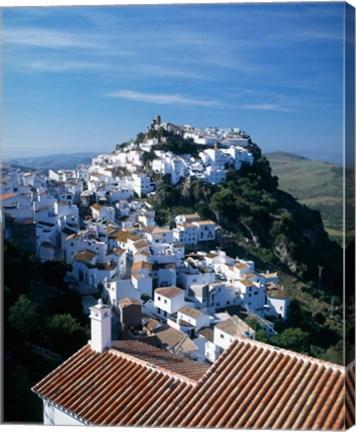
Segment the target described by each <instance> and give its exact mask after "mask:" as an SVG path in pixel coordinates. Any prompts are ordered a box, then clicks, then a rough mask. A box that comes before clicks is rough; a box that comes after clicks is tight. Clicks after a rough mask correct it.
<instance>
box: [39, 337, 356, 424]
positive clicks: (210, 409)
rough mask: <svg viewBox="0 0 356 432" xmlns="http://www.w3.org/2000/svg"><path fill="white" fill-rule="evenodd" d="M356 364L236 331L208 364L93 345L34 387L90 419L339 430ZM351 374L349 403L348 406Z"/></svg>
mask: <svg viewBox="0 0 356 432" xmlns="http://www.w3.org/2000/svg"><path fill="white" fill-rule="evenodd" d="M354 376H355V373H354V365H352V367H350V368H348V371H347V374H346V381H345V369H344V368H343V367H341V366H337V365H333V364H331V363H327V362H323V361H321V360H317V359H313V358H311V357H307V356H304V355H301V354H297V353H293V352H291V351H287V350H283V349H278V348H276V347H272V346H271V345H267V344H264V343H261V342H256V341H251V340H249V339H242V338H241V339H237V340H236V341H235V342H233V343H232V344H231V345H230V346H229V348H228V349H227V350H225V351H224V352H223V354H221V355H220V357H219V358H218V360H217V361H216V362H215V363H214V364H213V365H212V366H211V367H210V368H209V369H207V366H204V365H201V364H199V363H197V362H193V361H190V360H187V359H184V358H180V357H177V356H175V355H171V354H169V353H167V352H165V351H163V350H160V349H157V348H153V347H152V346H149V345H147V344H144V343H142V342H137V341H117V342H114V343H113V348H112V349H109V350H107V351H105V352H103V353H101V354H99V353H96V352H94V351H93V350H92V349H91V347H90V346H89V345H87V346H85V347H84V348H82V349H81V350H80V351H78V352H77V353H76V354H74V355H73V356H72V357H71V358H70V359H68V360H67V361H66V362H64V363H63V364H62V365H61V366H60V367H59V368H57V369H56V370H54V371H53V372H51V373H50V374H49V375H48V376H46V377H45V378H44V379H43V380H42V381H40V382H39V383H38V384H37V385H36V386H35V387H33V389H32V390H33V391H34V392H35V393H37V394H38V395H39V396H40V397H42V398H43V399H44V400H47V401H49V402H50V403H51V404H53V405H54V406H57V407H59V408H61V409H62V410H64V411H65V412H67V413H68V414H72V415H75V416H76V418H78V419H79V420H81V421H82V422H83V423H84V424H88V425H112V426H146V427H151V426H159V427H184V428H192V427H197V428H234V429H240V428H245V429H274V430H276V429H277V430H280V429H290V430H301V429H304V430H341V429H343V428H344V418H345V411H346V426H347V427H349V426H350V425H352V424H353V419H354ZM345 382H346V410H345V403H344V397H345Z"/></svg>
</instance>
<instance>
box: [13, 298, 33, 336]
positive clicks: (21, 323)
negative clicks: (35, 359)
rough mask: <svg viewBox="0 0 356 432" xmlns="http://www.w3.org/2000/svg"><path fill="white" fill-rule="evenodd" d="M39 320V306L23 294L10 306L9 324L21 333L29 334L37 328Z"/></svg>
mask: <svg viewBox="0 0 356 432" xmlns="http://www.w3.org/2000/svg"><path fill="white" fill-rule="evenodd" d="M37 321H38V306H37V305H36V304H35V303H33V302H32V301H31V300H30V299H28V298H27V297H26V296H25V295H24V294H21V295H20V296H19V297H18V299H17V300H16V302H15V303H14V304H13V305H12V306H11V307H10V308H9V315H8V322H9V324H10V325H11V326H12V327H13V328H14V329H16V330H18V331H19V332H20V333H22V334H24V335H28V334H30V333H31V332H32V331H33V330H34V329H35V327H36V325H37Z"/></svg>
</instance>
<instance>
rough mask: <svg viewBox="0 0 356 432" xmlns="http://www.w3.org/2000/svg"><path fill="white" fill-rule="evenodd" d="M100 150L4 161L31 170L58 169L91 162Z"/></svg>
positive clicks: (71, 167) (73, 167) (72, 167)
mask: <svg viewBox="0 0 356 432" xmlns="http://www.w3.org/2000/svg"><path fill="white" fill-rule="evenodd" d="M100 153H102V152H88V153H69V154H62V153H60V154H53V155H48V156H37V157H24V158H14V159H6V160H4V162H6V163H8V164H10V165H14V166H18V167H20V168H24V169H32V170H34V169H35V170H48V169H53V170H58V169H75V168H76V167H77V166H78V165H80V164H86V165H89V164H91V160H92V158H93V157H95V156H97V155H98V154H100Z"/></svg>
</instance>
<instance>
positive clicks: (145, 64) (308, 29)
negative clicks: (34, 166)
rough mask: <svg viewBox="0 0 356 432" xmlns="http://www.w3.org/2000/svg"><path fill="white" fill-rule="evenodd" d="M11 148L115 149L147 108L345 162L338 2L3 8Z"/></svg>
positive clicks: (19, 151) (139, 125) (10, 153)
mask: <svg viewBox="0 0 356 432" xmlns="http://www.w3.org/2000/svg"><path fill="white" fill-rule="evenodd" d="M2 21H3V26H2V33H3V34H2V38H3V53H2V56H3V106H2V109H3V114H2V120H3V127H2V128H3V132H2V157H3V158H10V157H25V156H39V155H46V154H54V153H61V152H64V153H73V152H82V151H83V152H86V151H99V152H109V151H112V150H113V149H114V147H115V145H116V144H117V143H121V142H123V141H126V140H128V139H130V138H134V137H135V135H136V133H138V132H140V131H144V130H145V129H146V127H147V126H148V125H149V124H150V121H151V118H153V117H154V116H156V115H157V114H160V115H161V117H162V121H169V122H172V123H175V124H191V125H193V126H197V127H203V126H218V127H239V128H241V129H243V130H245V131H247V132H248V133H249V134H250V135H251V137H252V138H253V140H254V142H256V143H257V144H258V145H259V146H260V147H261V148H262V151H263V152H269V151H273V150H283V151H290V152H294V153H297V154H301V155H304V156H307V157H312V158H319V159H325V160H329V161H337V162H341V154H342V141H343V96H344V95H343V40H344V4H343V3H309V4H308V3H282V4H278V3H265V4H225V5H223V4H211V5H209V4H206V5H202V4H196V5H194V4H192V5H166V6H163V5H151V6H148V5H146V6H96V7H95V6H91V7H84V6H82V7H47V8H43V7H42V8H41V7H37V8H36V7H27V8H26V7H24V8H5V9H3V14H2Z"/></svg>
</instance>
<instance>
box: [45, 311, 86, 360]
mask: <svg viewBox="0 0 356 432" xmlns="http://www.w3.org/2000/svg"><path fill="white" fill-rule="evenodd" d="M44 334H45V336H44V339H45V341H46V343H47V345H48V347H49V348H50V349H52V350H53V351H55V352H56V353H58V354H59V355H61V356H63V357H65V358H66V357H68V356H69V355H71V354H73V353H74V352H75V351H77V350H78V349H79V348H81V347H82V346H83V345H85V344H86V343H87V342H88V339H89V329H88V328H87V327H84V326H82V325H81V324H80V323H79V322H78V321H77V320H76V319H75V318H73V317H72V315H70V314H68V313H66V314H59V315H53V316H51V317H49V319H48V321H47V324H46V326H45V329H44Z"/></svg>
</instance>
